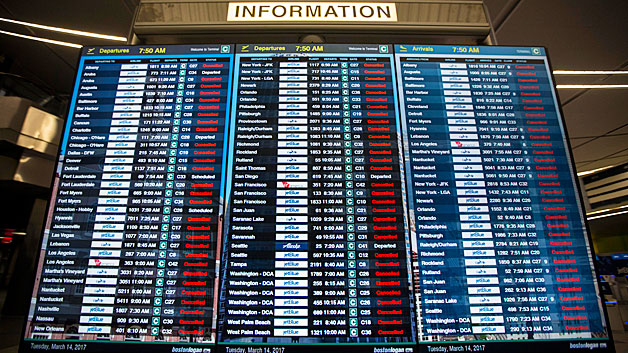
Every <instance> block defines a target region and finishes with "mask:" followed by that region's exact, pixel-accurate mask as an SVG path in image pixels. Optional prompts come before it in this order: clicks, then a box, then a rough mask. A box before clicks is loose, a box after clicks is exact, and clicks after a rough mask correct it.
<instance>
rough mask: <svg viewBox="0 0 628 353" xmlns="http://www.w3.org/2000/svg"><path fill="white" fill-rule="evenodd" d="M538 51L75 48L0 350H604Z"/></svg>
mask: <svg viewBox="0 0 628 353" xmlns="http://www.w3.org/2000/svg"><path fill="white" fill-rule="evenodd" d="M559 107H560V106H559V103H558V99H557V96H556V92H555V90H554V83H553V81H552V77H551V70H550V66H549V63H548V59H547V55H546V51H545V49H544V48H542V47H485V46H481V47H471V46H433V45H386V44H383V45H373V44H368V45H361V44H348V45H344V44H342V45H341V44H238V45H176V46H175V45H167V46H129V47H86V48H84V49H83V51H82V55H81V58H80V61H79V65H78V73H77V78H76V83H75V88H74V93H73V97H72V101H71V106H70V109H69V115H68V118H67V124H66V129H65V134H64V137H63V141H62V144H61V150H60V154H59V161H58V164H57V169H56V175H55V179H54V184H53V196H52V199H51V202H50V206H49V211H48V215H47V220H46V224H45V231H44V235H43V240H42V246H41V252H40V257H39V263H38V267H37V276H36V280H35V285H34V289H33V297H32V300H31V306H30V311H29V313H28V318H27V323H26V327H25V333H24V339H23V342H22V344H21V346H20V350H21V352H40V351H85V352H108V351H120V352H127V351H128V352H130V351H134V352H221V353H223V352H224V353H284V352H285V353H289V352H298V351H299V350H306V351H315V350H326V351H330V352H331V351H334V352H341V351H352V352H370V353H402V352H403V353H410V352H503V351H509V352H527V351H531V350H536V351H539V352H543V351H552V352H568V351H579V350H587V351H591V350H592V351H600V352H613V351H614V348H613V344H612V340H611V339H610V336H609V335H610V334H609V329H608V326H607V325H608V324H607V319H606V315H605V310H604V308H603V307H602V304H601V300H600V294H599V290H598V284H597V280H596V276H595V270H594V268H593V263H592V256H593V254H592V247H591V244H590V240H589V236H588V234H587V230H586V225H585V221H584V217H583V209H582V206H581V199H580V195H579V192H578V187H577V180H576V178H575V172H574V169H573V166H572V165H573V164H572V161H571V157H570V155H569V153H570V152H569V147H568V145H567V138H566V135H565V127H564V123H563V119H562V117H561V113H560V109H559Z"/></svg>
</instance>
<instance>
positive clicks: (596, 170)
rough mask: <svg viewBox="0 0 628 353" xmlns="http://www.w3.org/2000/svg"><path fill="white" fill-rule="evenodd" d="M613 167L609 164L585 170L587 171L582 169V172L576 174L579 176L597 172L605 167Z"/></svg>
mask: <svg viewBox="0 0 628 353" xmlns="http://www.w3.org/2000/svg"><path fill="white" fill-rule="evenodd" d="M613 167H614V165H609V166H606V167H602V168H596V169H591V170H587V171H584V172H579V173H578V176H579V177H581V176H585V175H589V174H593V173H597V172H600V171H602V170H605V169H608V168H613Z"/></svg>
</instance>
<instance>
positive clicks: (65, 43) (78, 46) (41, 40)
mask: <svg viewBox="0 0 628 353" xmlns="http://www.w3.org/2000/svg"><path fill="white" fill-rule="evenodd" d="M0 33H2V34H6V35H9V36H14V37H20V38H25V39H30V40H36V41H38V42H44V43H50V44H56V45H63V46H66V47H72V48H82V47H83V46H82V45H80V44H76V43H69V42H62V41H60V40H53V39H47V38H41V37H33V36H27V35H25V34H19V33H13V32H7V31H2V30H0Z"/></svg>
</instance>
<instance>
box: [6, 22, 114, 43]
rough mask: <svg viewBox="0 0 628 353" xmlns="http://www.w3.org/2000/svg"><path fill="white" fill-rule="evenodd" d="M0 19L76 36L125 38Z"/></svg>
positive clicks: (111, 38) (110, 38) (109, 38)
mask: <svg viewBox="0 0 628 353" xmlns="http://www.w3.org/2000/svg"><path fill="white" fill-rule="evenodd" d="M0 21H4V22H9V23H15V24H18V25H22V26H28V27H34V28H40V29H45V30H48V31H55V32H61V33H68V34H73V35H76V36H83V37H92V38H100V39H107V40H115V41H118V42H126V38H124V37H118V36H110V35H106V34H99V33H92V32H84V31H77V30H74V29H67V28H60V27H53V26H44V25H39V24H36V23H30V22H23V21H16V20H12V19H10V18H3V17H0Z"/></svg>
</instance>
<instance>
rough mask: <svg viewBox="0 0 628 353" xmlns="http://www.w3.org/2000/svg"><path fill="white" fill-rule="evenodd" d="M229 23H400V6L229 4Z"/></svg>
mask: <svg viewBox="0 0 628 353" xmlns="http://www.w3.org/2000/svg"><path fill="white" fill-rule="evenodd" d="M227 21H228V22H265V21H314V22H320V21H341V22H363V21H369V22H397V7H396V4H395V3H373V2H350V3H348V2H305V3H304V2H294V3H292V2H230V3H229V11H228V14H227Z"/></svg>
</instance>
